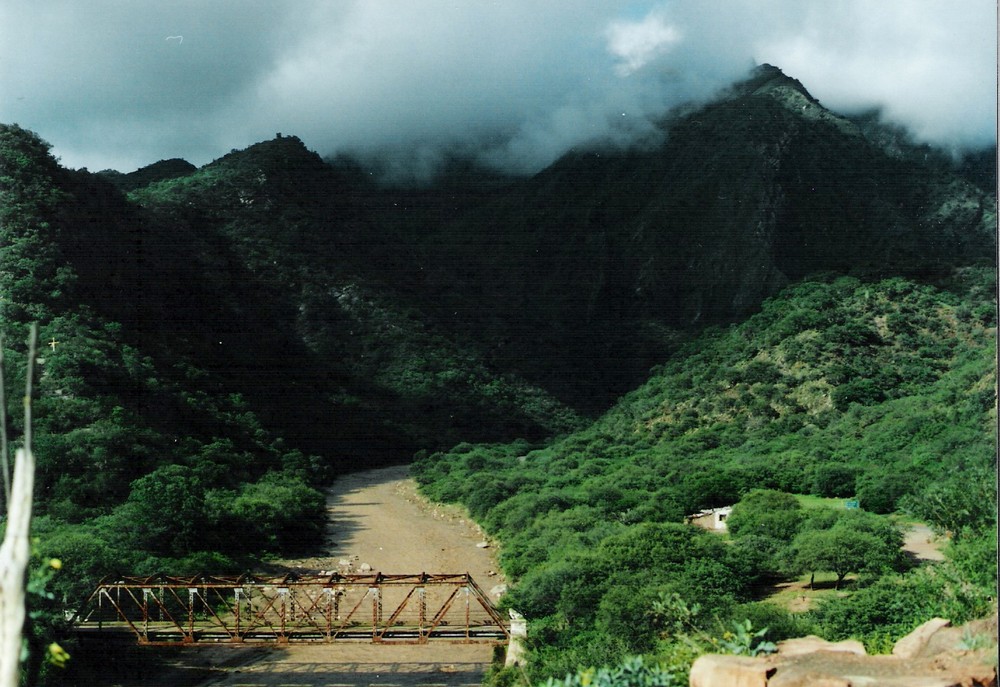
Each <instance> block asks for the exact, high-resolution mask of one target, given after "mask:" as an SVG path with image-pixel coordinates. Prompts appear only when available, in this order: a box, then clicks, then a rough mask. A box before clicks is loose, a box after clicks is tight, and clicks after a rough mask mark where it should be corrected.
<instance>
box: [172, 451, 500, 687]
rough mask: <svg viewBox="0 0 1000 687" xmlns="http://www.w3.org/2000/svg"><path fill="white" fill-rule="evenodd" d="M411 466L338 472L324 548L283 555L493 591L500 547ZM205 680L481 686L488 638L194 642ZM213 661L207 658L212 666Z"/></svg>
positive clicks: (322, 566) (307, 564)
mask: <svg viewBox="0 0 1000 687" xmlns="http://www.w3.org/2000/svg"><path fill="white" fill-rule="evenodd" d="M407 472H408V469H407V468H406V467H391V468H383V469H379V470H369V471H366V472H359V473H355V474H352V475H348V476H346V477H344V478H341V479H339V480H337V482H336V483H335V484H334V485H333V487H332V488H331V490H330V492H329V494H328V498H327V512H328V525H327V532H326V542H325V545H324V547H323V551H322V552H320V554H321V555H319V556H317V557H313V558H305V559H298V560H289V561H283V562H282V565H283V566H285V567H288V568H290V569H292V570H295V569H301V570H303V571H320V570H337V569H338V568H340V569H343V566H342V562H350V563H351V564H352V566H353V569H354V571H355V572H358V571H360V570H362V569H363V567H364V566H370V567H371V569H372V570H374V571H379V572H383V573H387V574H398V573H408V574H412V573H420V572H428V573H464V572H469V573H471V574H472V576H473V578H474V579H476V580H477V581H478V582H479V584H480V586H481V587H483V588H484V589H485V590H487V591H490V590H491V589H493V588H494V587H496V586H497V585H498V584H500V578H499V576H497V575H496V574H495V573H494V572H493V571H494V570H496V569H497V566H496V562H495V557H494V554H495V551H494V550H493V549H492V548H483V547H482V546H478V545H481V544H482V543H483V542H484V536H483V534H482V532H481V531H480V530H479V529H478V527H476V526H475V524H474V523H472V522H471V521H469V520H468V519H467V518H466V517H465V516H464V514H463V513H462V512H461V511H460V510H458V509H456V508H450V507H442V506H437V505H434V504H429V503H427V502H426V501H425V500H424V499H422V498H421V497H420V496H419V495H418V494H417V492H416V485H415V483H414V482H413V480H411V479H409V478H408V477H407ZM185 651H196V652H199V653H201V652H205V653H201V655H200V656H199V658H198V660H199V661H200V662H201V663H202V670H205V669H207V670H209V671H210V675H211V677H210V678H209V679H208V680H205V681H202V682H201V685H204V686H206V687H207V686H208V685H212V686H225V687H251V686H253V687H277V686H279V685H281V686H282V687H285V686H291V685H296V686H298V685H302V686H303V687H304V686H307V685H308V686H316V685H323V686H326V685H337V686H344V687H346V686H348V685H359V686H364V687H368V686H369V685H373V686H374V685H384V686H385V687H390V686H396V685H398V686H400V687H417V686H420V685H427V686H428V687H445V686H447V687H451V686H453V685H455V686H458V685H463V686H464V685H478V684H479V683H480V682H481V680H482V677H483V673H484V672H485V671H486V668H487V666H488V664H489V662H490V659H491V657H492V653H493V649H492V647H490V646H487V645H472V646H468V645H455V644H428V645H425V646H385V645H373V644H354V643H345V644H330V645H327V644H297V645H292V646H290V647H288V648H285V649H277V648H269V649H264V650H261V649H255V650H254V649H226V648H219V649H216V648H210V647H206V648H195V649H191V650H185ZM206 664H210V665H206Z"/></svg>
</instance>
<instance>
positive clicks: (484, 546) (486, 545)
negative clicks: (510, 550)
mask: <svg viewBox="0 0 1000 687" xmlns="http://www.w3.org/2000/svg"><path fill="white" fill-rule="evenodd" d="M476 548H477V549H488V548H490V543H489V542H488V541H481V542H479V543H478V544H476Z"/></svg>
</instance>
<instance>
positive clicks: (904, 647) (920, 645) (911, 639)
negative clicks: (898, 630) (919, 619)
mask: <svg viewBox="0 0 1000 687" xmlns="http://www.w3.org/2000/svg"><path fill="white" fill-rule="evenodd" d="M949 625H951V622H950V621H948V620H945V619H944V618H931V619H930V620H928V621H927V622H926V623H924V624H923V625H921V626H920V627H918V628H917V629H916V630H914V631H913V632H911V633H910V634H908V635H906V636H905V637H903V638H902V639H900V640H899V641H898V642H896V645H895V646H894V647H893V648H892V655H893V656H898V657H899V658H916V657H917V656H919V655H920V653H921V652H922V651H923V649H924V647H926V646H927V643H928V642H929V641H930V639H931V637H933V636H934V634H935V633H936V632H937V631H938V630H940V629H942V628H945V627H948V626H949Z"/></svg>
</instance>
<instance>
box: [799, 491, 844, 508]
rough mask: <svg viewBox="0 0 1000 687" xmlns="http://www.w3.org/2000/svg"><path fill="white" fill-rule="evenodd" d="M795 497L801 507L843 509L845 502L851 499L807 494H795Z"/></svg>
mask: <svg viewBox="0 0 1000 687" xmlns="http://www.w3.org/2000/svg"><path fill="white" fill-rule="evenodd" d="M795 498H796V499H797V500H798V502H799V503H800V504H802V507H803V508H833V509H836V510H845V509H846V508H847V504H846V502H847V501H850V500H851V499H831V498H824V497H822V496H810V495H807V494H795Z"/></svg>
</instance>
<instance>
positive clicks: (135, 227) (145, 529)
mask: <svg viewBox="0 0 1000 687" xmlns="http://www.w3.org/2000/svg"><path fill="white" fill-rule="evenodd" d="M656 126H657V127H658V128H659V129H658V130H659V131H660V133H661V134H662V135H661V136H659V137H657V138H656V139H655V140H656V144H655V145H653V144H649V145H644V146H635V147H625V148H622V147H611V148H607V147H601V146H599V145H595V146H580V147H579V148H577V149H574V150H572V151H570V152H568V153H567V154H565V155H564V156H562V157H561V158H560V159H558V160H557V161H556V162H555V163H553V164H552V165H551V166H549V167H547V168H545V169H543V170H541V171H540V172H538V173H537V174H534V175H531V176H524V177H512V176H508V175H504V174H500V173H497V172H496V171H493V170H490V169H487V168H483V167H482V166H480V165H477V164H476V163H475V161H473V160H462V159H455V160H452V161H450V162H448V164H445V165H444V166H443V167H442V170H441V175H440V177H439V178H437V179H435V180H430V181H428V182H427V183H426V184H423V185H414V186H406V187H400V186H398V185H395V186H394V185H392V184H385V183H380V182H379V181H377V179H376V177H375V176H374V175H373V172H372V171H371V170H367V169H365V168H364V167H363V166H362V164H361V163H360V162H357V161H353V160H349V159H345V158H342V157H341V158H335V159H330V160H324V159H323V158H322V157H321V156H320V155H319V154H317V153H316V152H314V151H311V150H309V149H308V148H307V147H306V145H305V144H304V143H303V141H302V140H300V139H298V138H297V137H295V136H291V135H282V134H279V135H277V136H276V137H275V138H273V139H271V140H266V141H261V142H259V143H256V144H254V145H251V146H249V147H247V148H246V149H244V150H233V151H232V152H231V153H229V154H227V155H224V156H222V157H220V158H219V159H217V160H215V161H213V162H211V163H208V164H205V165H203V166H201V167H195V166H193V165H190V164H187V163H185V162H184V161H181V160H167V161H161V162H160V163H154V164H153V165H150V166H149V167H147V168H144V169H140V170H137V171H136V172H131V173H128V174H123V173H121V172H115V171H114V170H105V171H102V172H97V173H92V172H90V171H88V170H85V169H78V170H71V169H65V168H64V167H62V166H61V164H60V163H59V161H58V160H57V159H55V158H54V157H53V156H52V154H51V152H50V147H49V145H48V144H47V143H46V142H45V141H44V140H42V139H41V138H40V137H39V136H38V135H36V134H34V133H32V132H30V131H27V130H25V129H23V128H21V127H19V126H18V125H14V124H10V125H2V126H0V335H2V339H3V343H2V346H3V352H4V366H5V373H6V374H7V380H8V385H9V388H11V389H13V388H18V387H19V386H20V385H21V384H22V383H23V379H22V378H21V377H19V375H22V376H23V373H21V372H19V371H20V370H23V369H24V361H25V357H26V356H27V351H26V348H25V345H24V343H23V341H24V338H25V336H24V335H25V331H26V329H27V327H28V326H29V325H30V324H31V323H33V322H37V323H38V324H39V327H40V330H41V338H42V340H43V341H53V342H57V345H53V346H52V347H51V348H50V349H46V350H45V355H44V357H43V359H41V360H39V365H38V369H39V374H38V379H37V380H36V381H37V384H36V385H35V392H34V393H35V396H36V398H35V400H34V407H35V419H34V427H33V433H34V437H35V451H36V453H37V459H38V474H37V480H36V483H37V489H36V493H37V495H36V511H37V512H36V518H35V521H34V536H35V537H36V538H37V550H36V556H37V560H38V561H39V562H44V561H47V560H58V561H59V562H60V567H59V570H58V572H56V571H55V568H52V567H51V566H50V567H49V568H45V567H44V565H41V567H40V571H41V572H40V573H39V574H42V573H44V575H43V578H44V579H43V580H42V581H41V582H39V583H38V585H36V588H37V589H39V590H40V591H39V592H38V593H37V595H36V596H37V598H36V599H35V603H37V604H38V608H39V609H40V611H39V613H38V615H37V619H36V621H35V624H34V625H33V629H32V632H34V633H35V635H34V636H36V637H37V638H39V639H38V641H39V642H42V641H43V639H44V640H45V641H47V638H51V637H60V638H64V640H63V641H66V642H67V646H68V647H69V649H68V650H69V652H70V653H71V654H74V655H75V658H74V663H72V664H71V665H70V666H69V667H68V668H67V671H69V672H67V673H65V675H67V676H69V679H71V680H72V679H77V680H78V681H85V680H86V679H90V678H91V677H93V676H94V675H97V674H99V673H100V660H99V659H100V656H99V655H95V654H90V653H88V652H87V651H84V650H82V649H81V650H79V651H78V650H77V647H75V646H73V645H72V644H71V640H70V639H69V638H68V636H67V630H66V628H65V627H64V625H62V624H61V623H60V618H62V617H64V610H65V609H64V608H63V606H64V605H65V604H67V603H69V600H70V599H75V598H79V597H80V595H81V594H83V593H85V592H86V590H88V589H92V588H93V585H94V584H95V583H96V581H97V580H99V579H101V578H102V577H103V576H105V575H107V574H113V573H120V572H121V571H123V570H124V571H126V572H127V573H128V574H132V575H144V576H150V575H156V574H159V573H163V572H168V573H169V574H172V575H191V576H194V575H198V574H200V573H205V572H210V573H214V574H220V575H221V574H226V575H239V574H242V573H244V572H247V571H250V570H259V569H262V568H267V569H271V570H291V571H294V570H297V569H302V570H311V571H320V570H331V569H337V568H338V567H340V566H342V565H343V566H345V567H346V566H348V565H349V566H357V567H359V568H360V566H362V565H364V566H370V567H371V568H372V569H375V570H379V569H381V570H383V571H385V572H396V571H399V572H421V571H427V572H434V571H436V570H435V569H438V568H440V569H441V570H439V571H441V572H464V571H466V570H468V571H469V572H471V573H472V574H473V575H474V576H475V577H476V578H477V579H478V580H479V581H480V585H481V586H483V587H484V588H486V589H487V590H489V589H491V588H492V587H493V586H495V585H498V584H500V580H501V579H503V580H505V581H506V582H507V583H508V584H509V586H510V588H509V590H508V591H507V592H506V593H505V594H504V595H503V596H502V598H501V600H500V604H501V608H502V609H503V610H506V609H507V608H511V607H513V608H516V609H517V610H518V611H520V612H522V613H524V615H525V616H526V617H527V618H528V620H529V623H530V633H531V634H530V636H531V637H532V646H531V655H530V662H529V665H528V668H527V671H528V673H527V675H528V677H529V679H530V680H531V681H533V682H543V681H544V680H546V679H547V678H549V677H554V678H557V679H561V678H562V676H565V675H570V676H574V675H582V674H583V673H579V671H580V670H582V669H584V668H586V667H588V666H600V665H606V666H624V665H632V664H631V663H626V662H627V661H632V660H633V659H632V658H630V657H633V656H643V657H644V659H643V660H645V661H647V662H648V664H647V668H648V669H649V670H653V671H655V670H660V669H662V670H664V671H668V672H669V675H670V679H671V680H675V679H676V680H681V679H682V678H683V676H685V675H686V671H687V669H688V668H689V667H690V665H691V663H692V661H693V660H694V658H695V657H696V656H697V655H698V653H704V652H709V651H716V650H723V649H725V650H727V651H731V652H739V651H751V650H757V649H758V648H759V647H761V646H767V645H768V644H767V643H768V642H773V641H778V640H781V639H784V638H787V637H793V636H798V635H804V634H821V635H823V636H824V637H827V638H828V639H834V640H836V639H844V638H848V637H850V638H853V639H857V640H859V641H862V642H863V643H864V644H865V646H866V647H867V648H868V650H869V651H872V652H885V651H888V650H891V647H892V644H893V642H894V641H895V639H897V638H898V637H900V636H903V635H905V634H907V633H908V632H909V631H911V630H912V629H913V628H914V627H916V626H917V625H919V624H920V623H921V622H923V621H924V620H926V619H928V618H930V617H934V616H945V617H948V618H950V619H952V620H954V621H955V622H964V621H966V620H970V619H974V618H978V617H983V616H988V615H990V614H991V613H994V612H995V610H996V601H995V599H996V596H995V587H996V565H995V560H996V509H995V503H996V491H995V485H996V481H995V476H996V455H995V447H996V423H997V400H996V399H997V396H996V388H997V381H996V336H997V306H996V293H997V281H996V276H997V275H996V265H995V255H996V245H997V243H996V242H997V234H996V225H997V211H996V195H995V192H994V191H993V190H991V188H990V187H989V184H986V183H984V179H986V178H987V177H988V176H989V175H988V171H989V170H986V169H985V168H986V167H988V166H989V165H988V164H987V163H986V162H984V160H988V157H987V156H986V155H985V154H983V153H976V155H974V156H972V157H966V158H962V159H958V158H951V157H949V156H948V155H947V154H945V153H944V152H943V151H937V152H933V151H932V152H933V154H931V153H929V152H928V150H927V148H926V146H921V145H918V144H917V143H915V142H914V141H912V140H910V139H908V138H907V137H906V135H905V133H901V132H899V131H897V130H895V129H891V128H889V127H888V126H887V125H885V124H883V123H881V122H880V121H879V120H878V118H877V117H875V116H868V117H861V116H857V115H852V116H848V115H844V114H840V113H836V112H833V111H830V110H827V109H826V108H824V107H823V106H822V105H821V104H820V103H819V102H818V101H817V100H816V99H815V98H813V96H812V95H811V94H810V93H809V91H808V90H806V87H805V85H803V84H802V83H801V82H799V81H797V80H796V79H794V78H792V77H790V76H787V75H785V74H784V73H783V72H781V71H780V70H779V69H777V68H776V67H773V66H769V65H761V66H759V67H757V68H755V69H754V70H753V71H751V72H750V73H749V74H748V75H747V76H746V78H745V79H744V80H742V81H740V82H738V83H736V84H733V85H732V86H731V87H730V88H728V89H726V90H725V91H723V92H721V93H718V94H717V95H716V96H715V97H714V98H712V99H710V100H709V101H707V102H704V103H700V104H698V105H692V106H690V107H687V108H680V109H678V110H676V111H670V112H665V113H663V115H662V118H661V119H660V120H658V121H657V123H656ZM994 154H995V153H994ZM970 155H971V153H970ZM963 160H965V161H966V162H968V161H969V160H978V161H979V162H978V163H976V164H971V163H970V164H966V163H965V162H963ZM984 170H985V171H984ZM19 401H20V399H19V398H17V397H15V395H14V394H8V396H7V403H8V408H7V409H6V410H7V412H8V417H9V420H10V422H9V428H10V434H11V437H12V440H13V441H12V443H13V445H15V446H16V445H17V443H18V441H20V438H21V436H22V435H23V434H24V432H25V430H26V429H27V428H25V427H24V426H22V421H21V419H20V414H19V412H18V408H17V404H18V403H19ZM402 466H405V467H402ZM411 480H412V481H411ZM414 485H416V486H414ZM428 499H429V501H430V502H433V503H435V504H439V505H429V502H428V501H427V500H428ZM801 499H806V500H821V499H828V500H829V499H833V500H837V501H838V502H843V501H845V500H851V501H853V502H854V505H856V506H857V508H852V509H850V512H847V511H846V510H844V509H840V510H836V509H813V508H804V507H802V504H801V503H800V500H801ZM440 504H444V505H440ZM719 506H733V507H734V511H733V515H732V519H731V521H730V523H731V525H732V527H731V529H730V532H729V534H728V535H725V536H716V535H715V534H709V533H704V532H699V531H696V530H694V529H693V528H690V527H688V526H686V525H684V524H683V522H684V518H685V516H686V515H688V514H690V513H695V512H698V511H700V510H702V509H706V508H713V507H719ZM887 516H891V517H887ZM892 518H896V519H898V518H903V519H904V520H905V521H906V522H913V521H919V522H923V523H926V524H927V526H928V527H929V528H931V532H932V533H933V534H934V535H936V536H940V537H943V539H944V540H945V541H946V543H944V545H943V546H942V547H941V548H940V550H939V552H938V555H935V556H931V555H929V552H926V551H925V552H924V553H926V554H928V555H926V556H924V557H923V558H922V559H920V560H917V561H915V560H913V559H912V558H911V557H908V556H906V555H905V554H904V553H903V551H902V546H903V544H904V537H903V533H902V532H901V531H900V530H899V529H898V528H896V527H894V526H893V524H892V522H893V520H892ZM473 523H475V524H473ZM919 537H923V538H924V540H925V543H926V538H927V533H926V532H923V531H921V532H920V534H919ZM481 542H488V543H489V547H488V548H480V547H478V546H476V545H477V544H479V543H481ZM342 561H343V563H342ZM445 568H447V569H445ZM452 568H455V570H452ZM392 569H395V570H392ZM491 573H492V574H491ZM813 574H816V575H818V576H820V577H821V578H822V579H823V581H824V583H825V584H826V583H832V584H833V587H834V592H835V593H833V594H828V595H827V596H826V598H824V599H822V600H821V601H817V603H815V604H811V603H810V604H802V605H801V607H795V608H792V609H789V608H784V607H781V606H780V605H776V604H772V603H769V602H768V600H767V594H768V590H770V589H773V588H775V587H776V586H778V585H782V584H787V583H790V582H794V581H796V580H800V579H801V578H802V577H803V576H804V575H808V576H810V577H811V576H812V575H813ZM823 591H829V590H823ZM734 638H735V639H734ZM740 642H743V644H745V645H746V646H743V644H740ZM352 649H353V648H352ZM357 650H358V651H362V650H361V649H360V648H357ZM296 651H300V649H298V648H293V649H291V650H289V652H288V653H280V652H279V653H272V652H267V653H265V655H263V656H260V657H259V660H254V661H253V662H251V663H246V664H244V665H242V666H235V665H230V666H229V667H228V668H227V666H226V665H219V666H218V668H219V670H223V671H229V668H232V669H233V670H232V671H229V672H225V674H224V676H218V677H220V678H221V679H224V680H225V681H226V682H225V683H224V684H234V685H235V684H239V681H240V680H244V679H246V678H248V677H250V676H251V673H252V674H253V675H252V676H253V677H254V679H257V678H258V677H259V678H260V680H262V681H268V680H270V681H271V682H274V681H277V680H285V681H288V682H294V681H295V680H297V679H299V678H298V674H299V673H302V672H304V673H309V672H310V671H314V672H315V673H316V674H317V675H319V676H321V677H320V678H317V679H327V680H332V679H334V677H336V680H335V681H338V680H339V679H340V673H337V675H336V676H333V673H329V671H327V672H324V669H322V668H321V667H319V666H320V665H321V664H322V659H321V656H320V655H319V654H317V653H314V652H318V651H319V648H318V647H303V648H302V649H301V651H303V652H305V653H303V654H301V656H300V657H299V659H296V660H291V659H290V658H289V657H294V656H296V655H297V654H295V653H294V652H296ZM444 651H446V649H442V652H444ZM449 656H457V655H456V654H445V653H441V654H440V655H436V659H435V661H432V662H431V663H432V664H433V665H435V666H444V665H450V663H449V660H448V657H449ZM463 656H465V655H464V654H463ZM254 658H257V657H254ZM279 658H280V659H281V661H284V660H285V659H288V660H289V661H290V663H288V665H285V664H283V663H281V661H279ZM411 659H412V656H410V655H409V654H407V657H404V658H400V659H399V662H402V663H409V662H412V661H411ZM347 660H348V659H347V658H345V661H347ZM349 660H350V661H355V663H358V664H360V662H362V659H361V658H360V654H359V655H358V656H354V654H351V658H350V659H349ZM365 660H367V659H365ZM372 660H373V661H375V659H374V658H373V659H372ZM483 660H485V659H484V658H483V657H482V656H481V655H479V654H476V655H475V656H472V654H470V655H469V656H467V657H465V658H462V660H461V661H459V662H460V663H463V662H464V663H475V664H476V665H477V666H479V665H480V664H481V663H482V661H483ZM380 661H381V659H379V660H378V661H375V663H372V665H376V664H378V665H381V664H382V663H380ZM223 662H225V661H223ZM282 665H285V667H281V666H282ZM345 665H346V664H345ZM650 665H655V666H660V667H661V668H649V666H650ZM289 666H292V667H289ZM647 668H644V669H643V670H646V669H647ZM236 669H239V670H240V671H241V672H240V673H239V674H238V675H237V674H236V673H235V670H236ZM47 670H49V673H47V675H49V676H52V677H51V679H53V680H56V679H57V678H58V676H59V675H60V674H59V673H56V672H55V670H56V669H55V668H47ZM434 670H438V669H437V668H435V669H434ZM442 670H443V669H442ZM470 670H472V669H471V668H470ZM475 670H476V671H479V670H480V668H478V667H477V668H475ZM88 671H90V672H88ZM439 672H441V671H440V670H439ZM445 672H446V671H445ZM459 672H461V671H459ZM258 673H259V675H258ZM293 673H294V675H293ZM477 675H478V672H477ZM331 676H333V677H331ZM467 677H469V676H461V677H460V679H461V680H465V679H466V678H467ZM47 679H48V678H47ZM310 679H311V678H310ZM415 679H416V678H415ZM420 679H423V678H420ZM469 679H471V678H469ZM488 679H489V680H491V681H492V683H491V684H493V685H495V687H503V686H505V685H509V684H511V683H512V682H513V681H515V680H520V679H521V676H520V674H515V673H513V672H511V671H500V672H497V673H491V675H490V677H489V678H488ZM567 679H569V680H570V682H567V687H570V685H571V684H575V683H572V679H576V678H572V679H570V678H567ZM580 679H583V678H580ZM588 679H589V678H588ZM663 679H666V678H663ZM442 680H444V678H442ZM249 682H252V680H249ZM249 682H248V683H249ZM432 682H433V681H432Z"/></svg>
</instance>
